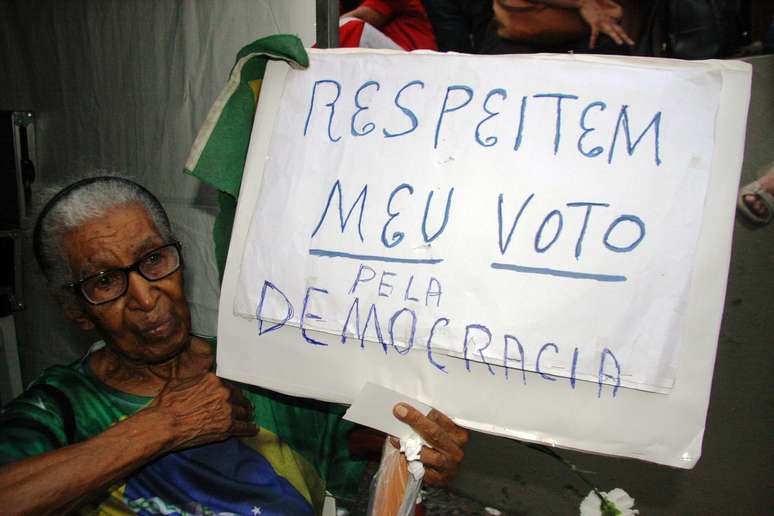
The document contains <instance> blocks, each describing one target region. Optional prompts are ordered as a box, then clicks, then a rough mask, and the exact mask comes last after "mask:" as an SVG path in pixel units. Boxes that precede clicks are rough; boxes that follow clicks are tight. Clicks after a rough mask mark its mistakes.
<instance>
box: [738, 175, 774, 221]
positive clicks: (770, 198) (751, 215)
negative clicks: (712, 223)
mask: <svg viewBox="0 0 774 516" xmlns="http://www.w3.org/2000/svg"><path fill="white" fill-rule="evenodd" d="M745 195H754V196H756V197H757V198H758V199H760V201H761V202H762V203H763V205H764V206H766V212H767V213H766V215H758V214H757V213H755V212H754V211H753V210H751V209H750V207H749V206H748V205H747V203H746V202H744V196H745ZM736 205H737V208H738V209H739V212H740V213H741V214H742V215H744V216H745V218H747V220H749V221H750V222H752V223H753V224H757V225H759V226H765V225H766V224H768V223H769V222H771V221H772V219H774V195H771V194H770V193H769V192H767V191H766V190H764V189H763V188H761V184H760V183H759V182H758V181H753V182H752V183H750V184H748V185H745V186H743V187H742V189H741V190H739V198H738V200H737V203H736Z"/></svg>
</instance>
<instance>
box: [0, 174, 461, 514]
mask: <svg viewBox="0 0 774 516" xmlns="http://www.w3.org/2000/svg"><path fill="white" fill-rule="evenodd" d="M33 244H34V249H35V256H36V259H37V261H38V264H39V265H40V267H41V269H42V270H43V272H44V274H45V276H46V278H47V280H48V281H49V284H50V285H51V287H52V290H53V292H54V293H55V295H56V297H57V298H58V299H59V301H60V303H61V305H62V308H63V310H64V313H65V315H66V317H67V318H68V319H70V320H71V321H73V322H74V323H75V324H76V325H77V326H78V327H79V328H81V329H83V330H91V329H96V330H97V332H98V333H99V334H100V336H101V337H102V340H101V341H99V342H98V343H96V344H95V345H94V346H93V347H92V348H91V349H90V350H89V352H88V353H87V354H86V355H85V356H84V357H83V358H82V359H80V360H78V361H76V362H75V363H73V364H70V365H67V366H55V367H52V368H49V369H47V370H46V371H44V372H43V374H42V375H41V376H40V377H39V378H38V379H37V380H36V381H35V382H33V383H32V385H31V386H30V387H29V388H28V389H27V390H26V391H25V392H24V393H22V395H21V396H20V397H19V398H17V399H15V400H13V401H11V402H10V403H9V404H8V405H6V406H5V407H3V408H2V412H0V507H2V512H3V514H66V513H70V512H71V511H75V510H78V511H81V512H83V513H88V514H219V513H228V514H252V515H254V514H266V515H268V514H287V515H293V516H297V515H306V514H309V515H311V514H319V513H320V512H321V510H322V506H323V502H324V496H325V491H326V489H327V490H330V491H332V492H334V493H346V492H348V491H349V492H350V493H351V492H353V491H354V489H355V488H356V485H357V483H358V482H359V481H360V478H361V477H362V474H363V471H364V467H363V466H364V462H363V461H360V460H358V459H357V458H355V457H353V456H352V454H351V452H350V448H349V446H348V442H347V438H348V435H349V434H350V432H351V431H353V430H357V427H355V426H354V425H352V424H351V423H348V422H346V421H343V420H342V419H341V415H342V413H343V410H341V407H337V406H335V405H331V404H326V403H321V402H315V401H312V400H304V399H298V398H291V397H289V396H283V395H280V394H278V393H274V392H271V391H266V390H261V389H258V388H252V387H248V386H238V385H235V384H232V383H230V382H227V381H224V380H221V379H220V378H218V377H217V376H215V374H214V373H213V371H212V370H213V367H214V357H215V354H214V353H215V350H214V344H213V343H211V342H209V341H207V340H205V339H203V338H201V337H198V336H195V335H192V334H191V316H190V311H189V306H188V302H187V300H186V297H185V295H184V293H183V265H184V261H183V253H182V245H181V244H180V242H178V241H177V240H176V239H175V237H174V235H173V233H172V230H171V227H170V224H169V219H168V217H167V214H166V212H165V211H164V209H163V207H162V206H161V204H160V203H159V201H158V200H157V199H156V198H155V197H154V196H153V195H152V194H151V193H150V192H148V191H147V190H146V189H144V188H143V187H141V186H140V185H138V184H136V183H133V182H131V181H129V180H126V179H122V178H117V177H97V178H90V179H85V180H82V181H79V182H77V183H75V184H73V185H70V186H69V187H67V188H65V189H64V190H62V191H61V192H59V193H58V194H57V195H56V196H54V197H53V198H52V199H51V200H50V201H49V203H48V204H47V205H46V206H45V207H44V208H43V211H42V212H41V214H40V216H39V217H38V221H37V224H36V227H35V232H34V236H33ZM52 345H55V343H52ZM394 415H395V417H397V418H398V419H400V420H401V421H403V422H405V423H407V424H409V425H410V426H411V427H412V428H413V429H414V430H415V431H416V432H417V433H418V434H419V435H421V436H422V437H423V438H424V439H425V440H426V442H428V443H429V444H430V445H431V446H432V449H430V448H425V449H423V451H422V453H421V456H420V459H421V460H422V462H423V463H424V464H425V468H426V475H425V479H426V481H427V482H428V483H430V484H433V483H436V484H437V483H440V484H443V483H445V482H448V481H449V480H450V479H451V478H453V477H454V475H455V474H456V472H457V469H458V467H459V465H460V463H461V461H462V457H463V448H464V445H465V442H466V441H467V438H468V437H467V432H466V431H465V430H463V429H461V428H459V427H457V426H456V425H454V423H452V422H451V420H450V419H449V418H448V417H446V416H445V415H443V414H441V413H440V412H437V411H431V412H430V413H429V414H428V415H427V416H424V415H422V414H421V413H420V412H418V411H417V410H415V409H414V408H413V407H410V406H408V405H405V404H398V405H396V406H395V408H394ZM384 437H385V436H384V435H382V436H381V439H380V440H379V441H378V442H379V444H381V443H383V442H384Z"/></svg>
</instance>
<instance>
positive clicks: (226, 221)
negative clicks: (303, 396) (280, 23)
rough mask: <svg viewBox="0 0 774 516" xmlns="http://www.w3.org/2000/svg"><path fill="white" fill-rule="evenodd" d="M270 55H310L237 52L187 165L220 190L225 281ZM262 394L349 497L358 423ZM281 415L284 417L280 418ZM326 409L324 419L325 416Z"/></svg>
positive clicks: (270, 46)
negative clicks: (351, 442) (350, 442)
mask: <svg viewBox="0 0 774 516" xmlns="http://www.w3.org/2000/svg"><path fill="white" fill-rule="evenodd" d="M269 59H281V60H283V61H286V62H287V63H288V64H289V65H290V66H292V67H294V68H300V69H303V68H306V67H308V66H309V57H308V56H307V54H306V51H305V50H304V47H303V44H302V43H301V40H299V39H298V38H297V37H296V36H290V35H282V34H280V35H275V36H269V37H267V38H263V39H259V40H257V41H255V42H253V43H251V44H250V45H247V46H246V47H244V48H243V49H242V50H240V51H239V53H238V54H237V58H236V63H235V64H234V67H233V68H232V70H231V74H230V77H229V80H228V82H227V83H226V86H225V87H224V88H223V90H222V92H221V93H220V95H219V96H218V98H217V99H216V100H215V103H214V104H213V106H212V108H211V109H210V112H209V115H208V116H207V119H206V120H205V122H204V124H203V126H202V128H201V129H200V130H199V134H198V135H197V137H196V140H195V141H194V144H193V147H192V149H191V153H190V154H189V157H188V161H187V162H186V165H185V172H187V173H189V174H191V175H193V176H195V177H197V178H199V179H201V180H202V181H204V182H205V183H208V184H210V185H211V186H213V187H215V188H216V189H217V190H218V192H219V195H218V202H219V205H220V212H219V214H218V216H217V217H216V219H215V225H214V228H213V238H214V240H215V254H216V259H217V265H218V270H219V272H220V275H221V279H222V278H223V271H224V269H225V264H226V254H227V252H228V246H229V241H230V239H231V229H232V226H233V223H234V216H235V215H236V202H237V197H238V196H239V188H240V185H241V182H242V172H243V170H244V166H245V158H246V157H247V149H248V145H249V143H250V135H251V132H252V126H253V119H254V117H255V109H256V106H257V104H258V99H259V96H260V90H261V81H262V80H263V75H264V72H265V70H266V63H267V62H268V60H269ZM258 392H261V391H256V394H257V393H258ZM263 392H264V394H263V396H265V397H266V398H267V399H270V400H271V403H272V407H274V412H273V414H274V415H273V418H274V424H275V427H276V428H273V431H274V432H276V433H277V434H278V435H279V436H280V437H281V438H282V439H283V441H285V442H286V443H289V444H290V445H291V446H292V447H294V449H297V450H298V452H299V453H301V454H302V455H305V456H308V457H309V458H310V459H314V460H313V461H312V462H313V463H314V464H316V465H317V467H318V469H319V471H318V472H319V474H320V475H321V476H322V477H323V478H324V479H325V481H326V487H327V489H328V490H330V491H331V492H333V493H334V495H336V496H337V497H342V498H351V497H352V496H353V495H354V494H355V492H356V489H357V483H358V480H359V479H360V478H361V477H362V475H363V473H364V469H365V462H363V461H359V460H354V459H352V458H351V457H350V456H349V452H348V447H347V445H346V434H347V432H348V431H349V430H351V428H352V427H353V425H352V424H351V423H349V422H347V421H343V420H342V419H341V416H342V414H343V407H341V406H337V405H331V404H327V403H320V402H315V401H312V400H299V399H296V398H290V397H288V396H282V395H278V394H276V393H270V392H268V391H263ZM280 406H284V407H285V410H284V411H283V410H281V409H280ZM310 407H311V409H310ZM283 413H284V414H285V415H286V416H287V417H281V416H280V415H281V414H283ZM322 413H325V414H327V416H326V417H325V418H323V419H322V420H321V419H320V417H319V414H322ZM310 414H311V415H310ZM304 421H306V423H307V424H304ZM321 421H325V424H321ZM320 432H324V433H325V434H326V435H328V436H330V438H331V439H328V440H325V442H326V443H327V444H326V445H325V446H324V447H322V448H321V447H320V445H319V443H318V442H317V441H316V440H315V438H314V437H313V436H316V435H317V434H319V433H320ZM310 436H311V437H312V439H310ZM307 448H312V449H307Z"/></svg>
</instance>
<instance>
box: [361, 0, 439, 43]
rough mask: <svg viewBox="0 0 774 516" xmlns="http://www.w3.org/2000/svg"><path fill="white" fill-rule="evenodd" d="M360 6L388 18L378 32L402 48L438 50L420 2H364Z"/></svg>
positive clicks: (399, 0)
mask: <svg viewBox="0 0 774 516" xmlns="http://www.w3.org/2000/svg"><path fill="white" fill-rule="evenodd" d="M360 5H361V6H362V7H368V8H370V9H373V10H374V11H376V12H378V13H379V14H381V15H382V16H385V17H387V18H389V20H390V21H388V22H387V23H386V24H385V25H384V26H383V27H381V29H379V30H381V31H382V32H383V33H384V34H385V35H386V36H387V37H389V38H390V39H391V40H393V41H394V42H395V43H397V44H398V45H400V46H401V47H402V48H404V49H406V50H417V49H420V48H424V49H428V50H438V45H437V44H436V42H435V35H434V34H433V27H432V26H431V25H430V19H429V18H428V17H427V12H426V11H425V7H424V6H423V5H422V2H421V0H365V1H364V2H362V3H361V4H360Z"/></svg>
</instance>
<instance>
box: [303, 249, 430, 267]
mask: <svg viewBox="0 0 774 516" xmlns="http://www.w3.org/2000/svg"><path fill="white" fill-rule="evenodd" d="M309 254H310V255H311V256H323V257H325V258H349V259H350V260H362V261H364V262H386V263H414V264H423V265H434V264H436V263H441V262H442V261H443V258H432V259H422V258H394V257H392V256H375V255H372V254H352V253H343V252H341V251H327V250H325V249H309Z"/></svg>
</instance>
